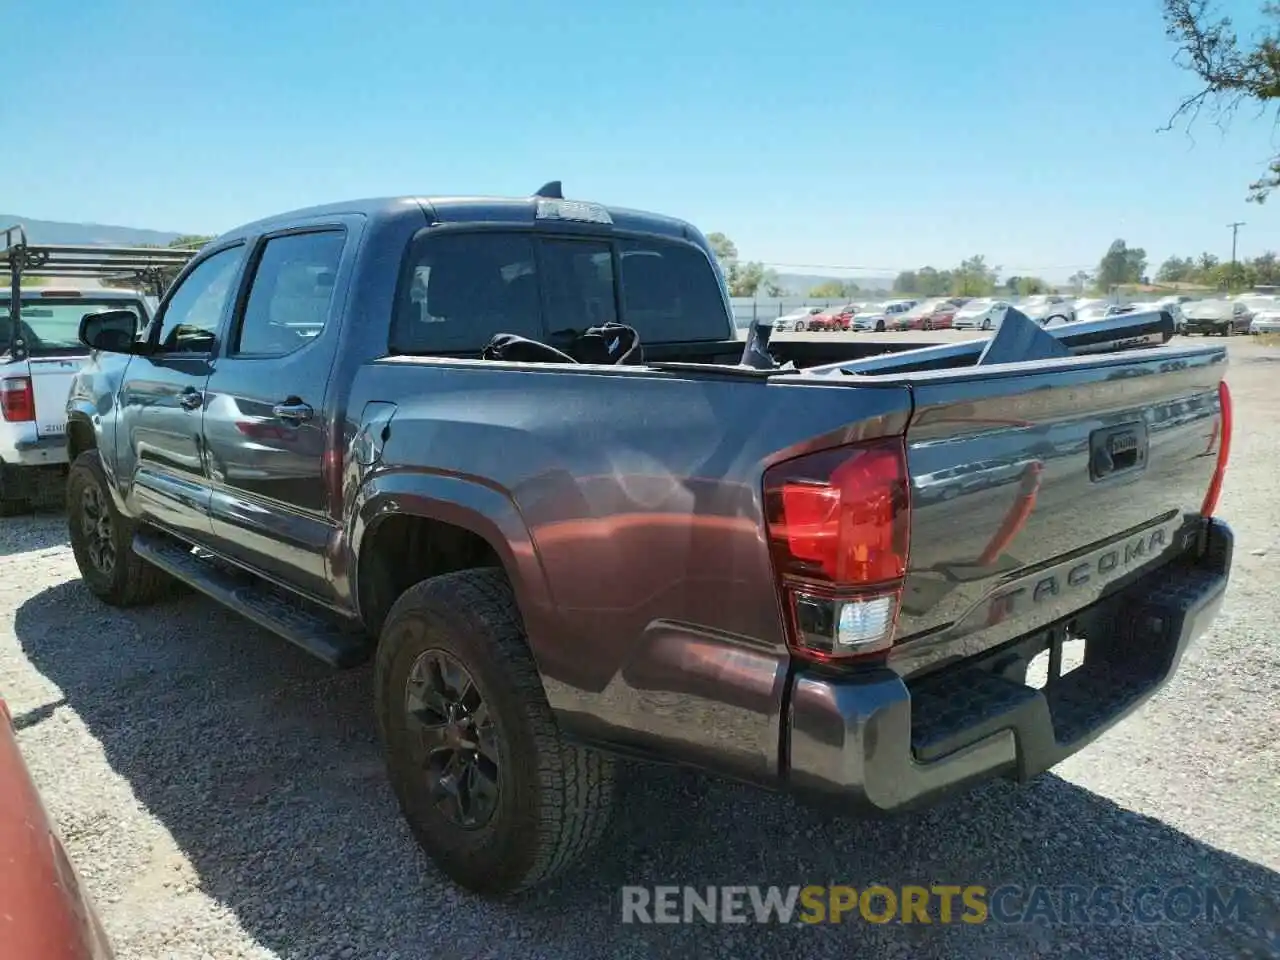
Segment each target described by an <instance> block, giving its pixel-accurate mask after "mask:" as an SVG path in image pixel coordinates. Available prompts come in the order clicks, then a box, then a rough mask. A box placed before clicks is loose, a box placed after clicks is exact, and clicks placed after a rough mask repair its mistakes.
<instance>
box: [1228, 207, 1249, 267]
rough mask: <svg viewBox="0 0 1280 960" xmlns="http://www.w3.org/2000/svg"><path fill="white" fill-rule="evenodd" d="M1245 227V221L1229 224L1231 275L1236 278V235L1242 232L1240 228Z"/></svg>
mask: <svg viewBox="0 0 1280 960" xmlns="http://www.w3.org/2000/svg"><path fill="white" fill-rule="evenodd" d="M1244 225H1245V224H1244V221H1243V220H1237V221H1236V222H1235V223H1228V224H1227V229H1228V230H1230V231H1231V274H1232V276H1234V275H1235V272H1236V269H1235V268H1236V234H1237V233H1239V232H1240V228H1241V227H1243V226H1244Z"/></svg>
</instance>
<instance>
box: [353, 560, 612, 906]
mask: <svg viewBox="0 0 1280 960" xmlns="http://www.w3.org/2000/svg"><path fill="white" fill-rule="evenodd" d="M374 698H375V704H376V711H377V718H378V725H379V728H380V729H381V732H382V736H383V740H384V743H385V745H386V754H387V766H388V772H389V775H390V779H391V784H392V787H393V788H394V790H395V793H396V797H397V799H398V800H399V802H400V808H401V810H402V811H403V813H404V816H405V819H406V820H407V821H408V823H409V827H410V829H411V830H412V831H413V835H414V837H415V838H416V839H417V841H418V843H419V844H420V845H421V846H422V848H423V849H424V850H425V851H426V852H427V854H428V855H429V856H430V857H431V859H432V860H433V861H435V863H436V865H437V866H439V868H440V869H441V870H442V871H444V873H445V874H447V875H448V876H449V877H450V878H451V879H452V880H453V881H454V882H456V883H458V884H459V885H461V886H463V887H465V888H467V889H469V890H473V891H475V892H477V893H480V894H485V895H490V896H502V895H507V894H512V893H516V892H519V891H521V890H524V889H527V888H529V887H533V886H536V885H537V884H539V883H542V882H545V881H547V880H549V879H551V878H552V877H554V876H555V875H556V874H558V873H560V872H562V871H563V870H565V869H566V868H568V867H569V866H571V865H572V864H573V863H574V862H575V861H577V860H578V858H579V857H581V856H582V855H583V854H584V853H585V852H586V851H587V850H588V849H589V848H590V847H591V845H592V844H593V843H594V842H595V841H596V840H597V838H598V837H599V836H600V834H601V833H602V832H603V831H604V828H605V826H606V825H607V822H608V818H609V811H610V806H611V803H612V799H613V789H614V784H613V762H612V760H611V758H609V757H607V756H605V755H603V754H600V753H597V752H595V751H593V750H590V749H588V748H585V747H582V746H579V745H577V744H573V743H570V742H568V741H566V740H565V739H564V738H563V737H562V736H561V734H560V731H559V730H558V728H557V727H556V723H555V719H554V717H553V716H552V713H551V708H550V706H549V705H548V704H547V699H546V695H545V694H544V692H543V689H542V682H541V680H540V678H539V676H538V671H537V669H536V667H535V665H534V662H533V657H532V655H531V654H530V652H529V647H528V644H527V641H526V639H525V635H524V627H523V625H522V623H521V619H520V613H519V611H518V610H517V608H516V603H515V597H514V595H513V594H512V591H511V587H510V585H509V584H508V582H507V579H506V577H505V576H504V574H503V572H502V571H501V570H497V569H477V570H463V571H459V572H456V573H450V574H445V575H444V576H440V577H433V578H432V579H430V580H424V581H423V582H421V583H419V584H417V585H416V586H414V587H411V588H410V589H409V590H407V591H406V592H405V593H404V594H403V595H402V596H401V597H400V599H399V600H397V601H396V603H395V605H394V606H393V607H392V608H391V612H390V613H389V614H388V615H387V619H386V621H385V623H384V625H383V628H382V636H381V639H380V641H379V644H378V655H377V659H376V663H375V667H374Z"/></svg>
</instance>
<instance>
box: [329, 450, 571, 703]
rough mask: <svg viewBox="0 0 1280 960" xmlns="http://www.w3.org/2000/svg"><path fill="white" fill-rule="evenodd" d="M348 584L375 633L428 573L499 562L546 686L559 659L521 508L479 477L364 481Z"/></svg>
mask: <svg viewBox="0 0 1280 960" xmlns="http://www.w3.org/2000/svg"><path fill="white" fill-rule="evenodd" d="M347 542H348V544H349V547H348V549H347V551H346V557H347V558H348V559H347V562H348V563H349V573H348V583H347V587H348V589H349V591H350V595H351V598H352V601H353V603H354V604H355V608H356V611H357V612H358V613H359V615H360V617H361V619H362V620H363V621H364V623H365V624H366V626H367V627H368V628H369V629H370V630H371V631H373V632H374V633H375V635H376V632H377V631H378V630H379V629H380V628H381V624H382V620H383V619H384V618H385V616H386V613H387V611H388V610H389V609H390V604H391V603H394V602H395V599H396V597H398V596H399V595H400V594H401V593H403V592H404V590H405V589H408V587H410V586H412V585H413V584H414V583H417V582H419V581H421V580H423V579H426V578H427V577H429V576H437V575H440V574H444V573H450V572H454V571H456V570H462V569H469V568H476V567H486V566H497V567H500V568H501V569H502V570H503V572H504V573H505V574H506V577H507V581H508V582H509V583H510V584H511V588H512V591H513V593H514V594H515V598H516V606H517V609H518V610H519V612H520V615H521V618H522V620H523V621H524V628H525V636H526V638H527V640H528V643H529V648H530V651H531V653H532V654H533V658H534V662H535V663H536V664H537V667H538V671H539V673H540V674H541V675H542V677H543V679H544V683H545V679H546V677H547V668H548V664H549V663H550V662H552V660H553V654H552V650H553V647H552V645H551V640H550V639H549V638H551V637H554V635H555V630H554V625H553V623H552V622H551V618H552V613H553V610H554V607H553V605H552V603H551V601H550V591H549V589H548V587H547V583H546V576H545V573H544V571H543V569H542V564H541V562H540V561H539V559H538V556H537V553H536V551H535V550H534V547H533V540H532V537H531V536H530V534H529V531H528V528H527V526H526V524H525V522H524V519H523V517H521V515H520V512H519V510H518V509H517V507H516V505H515V503H514V502H513V501H512V500H511V498H510V497H509V496H508V495H507V494H506V493H505V491H500V490H498V489H496V488H494V487H492V486H490V485H488V484H485V483H483V482H481V481H479V480H475V479H471V478H464V477H454V476H443V475H439V474H418V473H399V474H393V475H389V476H383V477H380V478H377V479H375V480H372V481H370V483H369V484H367V485H366V487H365V490H364V495H363V498H362V502H361V503H360V506H359V509H358V511H357V512H356V514H355V517H354V519H353V521H352V522H351V524H350V528H349V531H348V541H347Z"/></svg>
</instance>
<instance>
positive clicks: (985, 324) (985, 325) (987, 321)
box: [982, 317, 991, 330]
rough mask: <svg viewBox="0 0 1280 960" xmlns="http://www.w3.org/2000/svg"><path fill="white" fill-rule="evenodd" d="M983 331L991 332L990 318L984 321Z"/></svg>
mask: <svg viewBox="0 0 1280 960" xmlns="http://www.w3.org/2000/svg"><path fill="white" fill-rule="evenodd" d="M982 329H983V330H990V329H991V318H990V317H987V318H986V319H985V320H983V321H982Z"/></svg>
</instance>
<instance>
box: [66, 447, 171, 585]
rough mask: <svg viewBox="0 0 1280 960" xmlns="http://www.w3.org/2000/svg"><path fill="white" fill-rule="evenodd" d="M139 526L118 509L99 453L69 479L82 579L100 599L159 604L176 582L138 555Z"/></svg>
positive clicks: (83, 457) (88, 454)
mask: <svg viewBox="0 0 1280 960" xmlns="http://www.w3.org/2000/svg"><path fill="white" fill-rule="evenodd" d="M136 530H137V524H135V523H134V522H133V521H132V520H130V519H129V518H128V517H126V516H124V514H122V513H120V511H119V510H117V509H116V505H115V501H114V500H112V499H111V491H110V489H109V487H108V485H107V475H106V472H105V471H104V470H103V469H102V459H101V457H100V456H99V454H98V451H97V450H86V451H85V452H84V453H82V454H80V456H78V457H76V460H75V463H73V464H72V465H71V470H70V472H69V473H68V474H67V533H68V537H69V539H70V540H71V552H72V553H73V554H74V555H75V558H76V566H77V567H79V568H80V577H81V579H83V580H84V584H85V586H86V587H88V588H89V590H90V592H91V593H93V595H94V596H96V597H97V598H98V599H99V600H102V601H104V602H105V603H109V604H111V605H112V606H115V607H132V606H137V605H139V604H143V603H149V602H151V601H152V600H155V599H158V598H159V597H160V596H161V595H163V594H164V593H165V591H166V590H167V589H168V588H170V587H171V586H173V583H174V581H173V580H172V579H171V578H170V577H169V576H168V575H167V574H165V573H164V571H162V570H160V569H159V568H158V567H154V566H152V565H151V564H149V563H147V561H145V560H143V559H142V558H141V557H140V556H138V555H137V554H136V553H134V552H133V535H134V533H135V532H136Z"/></svg>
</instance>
